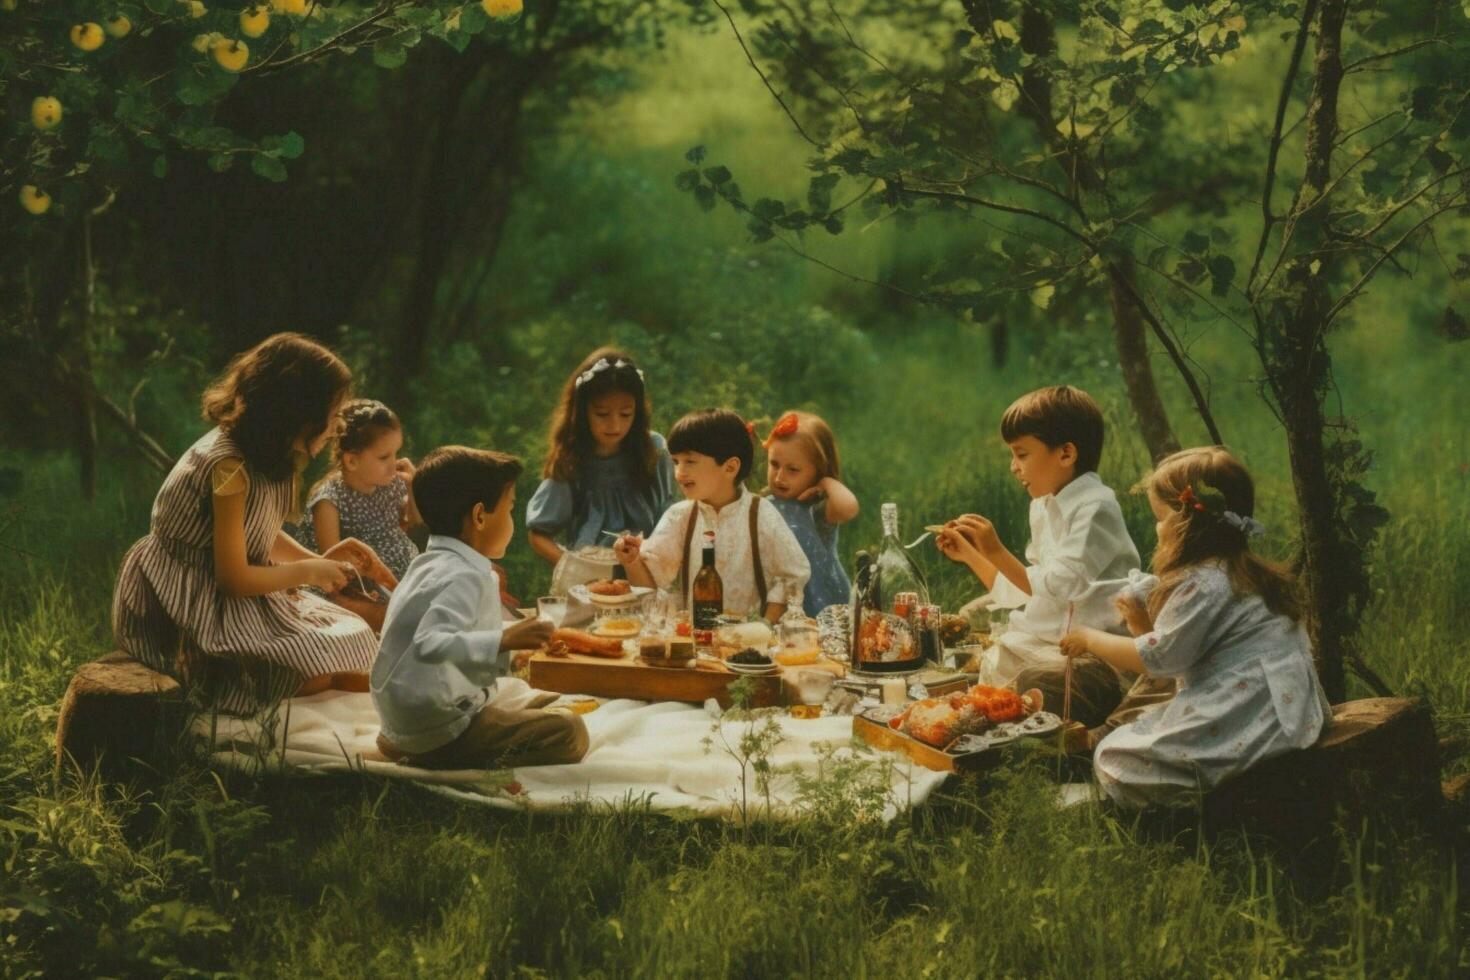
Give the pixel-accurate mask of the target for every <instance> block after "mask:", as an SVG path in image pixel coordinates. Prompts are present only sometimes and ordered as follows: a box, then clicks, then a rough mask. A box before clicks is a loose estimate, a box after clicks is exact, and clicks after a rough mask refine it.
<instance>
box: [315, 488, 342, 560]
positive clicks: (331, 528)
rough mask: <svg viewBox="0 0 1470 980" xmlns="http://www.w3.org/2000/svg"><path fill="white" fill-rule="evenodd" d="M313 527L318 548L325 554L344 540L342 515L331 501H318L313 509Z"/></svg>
mask: <svg viewBox="0 0 1470 980" xmlns="http://www.w3.org/2000/svg"><path fill="white" fill-rule="evenodd" d="M311 526H312V527H313V528H315V529H316V546H317V547H318V548H320V549H321V550H322V551H323V552H327V551H330V550H332V546H333V545H335V544H336V543H337V542H338V541H341V540H342V514H341V512H340V511H338V510H337V505H336V504H334V503H332V502H331V501H330V500H318V501H317V502H316V506H315V507H313V508H312V509H311Z"/></svg>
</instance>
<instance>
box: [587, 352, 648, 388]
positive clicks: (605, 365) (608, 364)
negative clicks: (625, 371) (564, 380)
mask: <svg viewBox="0 0 1470 980" xmlns="http://www.w3.org/2000/svg"><path fill="white" fill-rule="evenodd" d="M613 368H632V369H633V370H634V371H636V372H638V380H639V381H642V380H643V369H642V368H640V367H638V366H637V365H636V364H634V363H633V362H632V361H625V360H623V359H622V358H621V357H619V358H617V359H616V360H608V359H607V358H606V357H604V358H601V359H599V360H598V362H597V363H596V364H594V365H592V366H591V367H590V368H588V369H587V370H585V371H583V372H582V373H581V374H579V375H577V383H576V385H575V386H574V387H577V388H580V387H582V386H583V385H584V384H586V383H587V382H589V381H591V380H592V379H593V378H595V377H597V376H598V375H599V374H601V373H602V372H603V371H611V370H612V369H613Z"/></svg>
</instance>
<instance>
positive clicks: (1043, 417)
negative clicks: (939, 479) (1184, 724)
mask: <svg viewBox="0 0 1470 980" xmlns="http://www.w3.org/2000/svg"><path fill="white" fill-rule="evenodd" d="M1000 431H1001V438H1003V439H1004V440H1005V441H1006V444H1007V445H1008V446H1009V447H1010V450H1011V473H1012V474H1013V475H1014V476H1015V477H1016V479H1017V480H1018V481H1020V483H1021V485H1022V486H1023V487H1025V489H1026V491H1027V493H1029V494H1030V496H1031V512H1030V525H1031V540H1030V541H1029V542H1028V543H1027V545H1026V553H1025V558H1026V561H1025V563H1024V564H1023V563H1022V562H1021V560H1020V559H1018V558H1017V557H1016V556H1015V555H1013V554H1012V553H1011V552H1010V551H1009V550H1008V549H1007V548H1006V546H1005V545H1004V544H1003V543H1002V542H1001V540H1000V537H999V535H998V534H997V533H996V530H995V527H994V525H992V524H991V522H990V521H989V520H987V519H986V518H984V517H981V516H980V515H978V514H966V515H965V516H963V517H959V518H956V519H955V520H953V521H950V522H949V523H948V525H947V526H946V529H945V530H944V531H943V532H942V533H940V534H939V535H938V536H937V544H938V546H939V550H940V551H941V552H943V553H944V554H945V556H946V557H948V558H950V559H952V560H954V561H957V562H961V563H963V564H965V565H967V566H969V568H970V570H971V571H973V572H974V573H975V576H976V577H977V578H979V579H980V581H981V582H983V583H984V584H985V587H986V588H987V589H989V590H990V595H989V598H990V600H991V606H992V608H997V609H1012V610H1014V611H1013V612H1012V613H1011V615H1010V621H1009V624H1008V626H1007V628H1006V630H1005V631H1004V632H1003V633H1001V634H1000V635H998V636H996V637H995V641H996V642H995V646H994V647H993V648H992V649H991V650H990V651H989V652H988V654H987V662H986V663H985V664H984V666H985V667H986V668H988V673H989V675H990V676H989V678H988V680H989V681H990V682H991V683H995V684H1002V685H1004V684H1010V685H1012V686H1014V687H1015V688H1016V689H1017V690H1027V689H1030V688H1033V687H1034V688H1039V689H1040V690H1041V692H1042V694H1043V696H1044V699H1045V706H1046V710H1048V711H1053V712H1056V713H1058V714H1060V713H1061V711H1062V701H1063V697H1064V685H1063V672H1064V668H1065V664H1066V659H1065V658H1064V657H1063V656H1062V652H1061V647H1060V642H1061V638H1062V636H1063V635H1064V634H1065V633H1067V632H1068V631H1069V630H1074V629H1078V628H1081V627H1084V626H1086V627H1093V628H1097V629H1102V630H1106V631H1110V632H1121V630H1122V617H1121V616H1120V615H1119V614H1118V612H1117V610H1116V609H1115V608H1114V606H1113V600H1114V598H1115V597H1116V596H1117V594H1118V593H1119V592H1120V591H1121V590H1122V589H1123V588H1124V586H1126V585H1127V584H1128V575H1129V573H1130V572H1133V571H1136V569H1137V568H1138V549H1137V548H1136V547H1134V544H1133V540H1132V538H1130V537H1129V536H1128V528H1127V526H1126V525H1125V524H1124V522H1123V511H1122V508H1120V507H1119V506H1118V496H1117V494H1116V493H1114V492H1113V491H1112V490H1111V489H1110V488H1109V487H1108V486H1107V485H1106V484H1104V483H1103V482H1102V480H1101V479H1099V478H1098V475H1097V472H1096V471H1097V465H1098V461H1099V460H1100V459H1101V457H1102V448H1103V431H1104V430H1103V417H1102V410H1101V409H1099V408H1098V405H1097V402H1095V401H1093V399H1092V397H1091V396H1090V395H1088V394H1087V393H1086V392H1085V391H1082V390H1081V389H1079V388H1073V387H1070V386H1068V385H1055V386H1052V387H1049V388H1040V389H1038V390H1036V391H1033V392H1030V393H1029V394H1026V395H1023V396H1021V397H1020V398H1018V399H1017V400H1016V401H1015V402H1014V403H1013V404H1012V405H1011V406H1010V408H1008V409H1006V412H1005V415H1003V416H1002V417H1001V423H1000ZM1132 680H1133V678H1132V677H1131V676H1129V677H1124V676H1122V675H1120V674H1119V672H1118V671H1116V670H1114V669H1113V668H1112V667H1110V666H1108V665H1107V664H1106V663H1104V662H1102V661H1101V660H1099V659H1097V658H1096V657H1078V658H1076V659H1075V660H1074V662H1073V673H1072V718H1073V719H1074V720H1076V721H1079V722H1081V723H1082V724H1084V725H1086V726H1087V727H1089V728H1092V727H1094V726H1098V725H1102V724H1103V723H1104V722H1105V721H1106V719H1107V718H1108V716H1109V714H1111V713H1112V712H1113V710H1114V709H1116V708H1117V707H1118V704H1119V701H1120V700H1122V697H1123V693H1124V691H1126V690H1127V689H1128V685H1129V683H1131V682H1132Z"/></svg>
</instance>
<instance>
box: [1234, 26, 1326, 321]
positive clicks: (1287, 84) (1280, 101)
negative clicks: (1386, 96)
mask: <svg viewBox="0 0 1470 980" xmlns="http://www.w3.org/2000/svg"><path fill="white" fill-rule="evenodd" d="M1316 15H1317V0H1307V2H1306V5H1305V6H1304V7H1303V8H1302V19H1301V23H1300V24H1299V25H1297V29H1296V41H1295V43H1294V44H1293V45H1292V48H1291V61H1290V63H1289V64H1288V65H1287V68H1286V77H1285V78H1283V79H1282V81H1281V94H1280V95H1279V96H1278V97H1277V100H1276V122H1275V123H1274V124H1273V126H1272V128H1271V148H1270V150H1269V151H1268V153H1267V154H1266V178H1265V186H1264V187H1263V188H1262V189H1261V240H1260V241H1259V242H1257V243H1256V257H1255V259H1253V260H1252V261H1251V271H1250V275H1249V276H1247V277H1246V280H1245V288H1246V293H1247V294H1248V295H1249V294H1251V293H1252V292H1253V287H1254V285H1255V281H1256V273H1258V272H1259V271H1260V268H1261V258H1262V256H1264V255H1265V254H1266V245H1267V243H1268V242H1270V240H1271V229H1272V227H1274V226H1275V224H1276V215H1275V214H1274V213H1273V212H1272V211H1271V192H1272V190H1273V189H1274V188H1275V186H1276V163H1277V160H1278V158H1279V157H1280V156H1281V142H1282V135H1281V128H1282V126H1283V125H1284V124H1285V122H1286V107H1287V106H1288V105H1289V104H1290V103H1291V90H1292V89H1293V88H1295V87H1296V76H1297V73H1298V72H1299V71H1300V70H1301V65H1302V52H1304V51H1305V50H1306V48H1307V33H1308V31H1309V30H1310V29H1311V25H1312V18H1313V17H1315V16H1316Z"/></svg>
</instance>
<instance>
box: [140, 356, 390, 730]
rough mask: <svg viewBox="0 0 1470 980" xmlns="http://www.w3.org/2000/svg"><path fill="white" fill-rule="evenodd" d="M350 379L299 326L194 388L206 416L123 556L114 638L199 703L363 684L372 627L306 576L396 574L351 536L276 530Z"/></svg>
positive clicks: (343, 578)
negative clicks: (303, 539) (144, 528)
mask: <svg viewBox="0 0 1470 980" xmlns="http://www.w3.org/2000/svg"><path fill="white" fill-rule="evenodd" d="M351 380H352V376H351V372H350V371H349V370H348V368H347V366H346V365H345V364H343V363H342V361H341V360H340V359H338V357H337V356H336V355H335V354H333V353H332V352H331V351H329V350H327V349H326V348H325V347H322V346H321V345H319V344H317V343H316V342H314V341H312V340H309V339H307V338H306V337H303V336H301V335H299V334H277V335H275V336H273V337H270V338H268V339H266V340H264V341H262V342H261V343H260V344H259V345H257V346H256V347H254V348H252V349H251V350H249V351H246V352H245V353H243V354H241V355H239V356H238V357H236V358H235V359H234V361H232V362H231V364H230V366H229V368H228V369H227V370H226V371H225V373H224V375H223V376H222V377H221V378H220V379H219V380H218V381H216V382H215V383H214V384H213V385H211V386H210V388H209V389H208V390H207V391H205V393H204V418H205V420H206V421H209V422H213V423H214V424H215V428H213V429H211V430H210V431H209V432H208V433H206V434H205V435H204V437H203V438H201V439H200V440H199V441H198V442H196V443H195V444H194V445H193V446H191V447H190V448H189V450H188V451H187V452H185V453H184V455H183V457H182V458H181V459H180V460H179V461H178V463H177V464H175V466H174V468H173V471H172V472H171V473H169V475H168V477H167V478H166V479H165V480H164V483H163V487H162V488H161V489H160V490H159V492H158V496H157V498H156V499H155V500H154V502H153V515H152V519H151V522H150V529H149V534H148V535H147V537H144V538H143V539H142V540H140V541H139V542H138V543H137V544H135V545H133V547H132V548H131V549H130V550H129V551H128V553H127V556H126V557H125V558H124V559H123V563H122V569H121V570H120V571H119V572H118V578H117V588H116V592H115V594H114V596H113V609H112V625H113V632H114V633H115V635H116V637H117V642H118V645H119V646H120V647H121V648H122V649H123V650H124V651H125V652H126V653H128V654H130V655H132V656H134V657H136V658H137V659H139V660H141V661H143V662H144V663H146V664H148V665H149V666H150V667H153V668H154V669H155V670H159V671H162V672H164V673H167V674H170V675H172V676H174V677H176V678H178V679H179V680H181V681H183V682H185V683H186V684H188V685H189V686H190V687H191V688H192V689H194V690H195V691H196V692H197V693H198V694H199V695H200V696H201V697H202V700H203V702H204V703H205V704H206V705H207V706H210V707H213V708H216V709H218V710H221V711H225V712H230V713H240V714H243V713H249V712H252V711H255V710H258V709H260V708H262V707H265V706H268V705H271V704H274V703H276V702H278V701H279V700H280V699H282V698H285V697H290V696H292V695H296V694H304V693H313V692H314V691H318V690H322V689H325V688H326V687H329V686H340V687H348V688H352V689H357V690H367V686H366V681H367V677H366V674H367V672H368V671H369V670H370V669H371V667H372V663H373V657H374V656H375V654H376V652H377V640H376V638H375V637H374V635H373V632H372V629H371V628H370V627H369V626H368V625H367V623H365V622H363V620H362V619H360V618H358V617H357V616H356V615H354V614H352V613H350V612H348V611H347V610H345V609H342V608H341V607H339V606H336V605H333V604H332V603H331V602H329V601H327V600H326V599H324V598H322V597H321V596H318V595H313V594H312V593H310V592H308V591H307V590H306V589H304V588H303V586H315V587H317V588H319V589H321V590H323V591H324V592H328V593H332V592H336V591H337V590H339V589H341V588H342V587H343V586H345V585H346V584H347V581H348V579H349V578H351V579H352V580H353V581H356V580H357V577H358V576H359V575H361V576H362V577H363V578H364V579H371V580H374V581H378V582H383V583H386V584H388V585H390V586H392V585H396V584H397V580H396V579H395V578H394V577H393V575H392V574H391V573H390V572H389V571H388V569H386V568H385V567H383V563H382V562H381V561H379V559H378V557H377V555H376V554H375V553H374V552H373V550H372V549H371V548H369V547H367V546H366V545H364V544H362V543H361V542H360V541H357V540H356V539H351V538H349V539H346V540H343V541H341V542H339V543H338V544H337V545H336V546H334V547H333V548H331V549H329V550H328V551H327V553H326V554H325V555H318V554H316V553H315V552H312V551H310V550H308V549H306V548H304V547H302V546H301V545H300V544H297V543H296V542H295V541H294V540H292V539H291V538H290V537H289V536H287V535H286V534H285V533H284V532H283V531H282V525H283V524H284V522H285V520H286V518H287V516H288V515H289V514H291V513H292V512H293V511H294V510H295V507H296V503H297V500H296V496H297V489H298V481H299V476H300V472H301V470H302V469H303V468H304V467H305V465H306V462H307V461H308V460H309V459H310V457H311V456H314V455H316V454H317V453H318V452H320V451H321V449H322V447H323V446H324V445H325V444H326V443H327V441H328V440H329V439H330V438H331V437H332V436H333V435H334V434H335V432H336V425H337V423H336V419H337V417H338V412H339V411H340V409H341V407H342V405H343V403H344V402H345V401H346V398H347V395H348V390H349V386H350V383H351Z"/></svg>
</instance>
